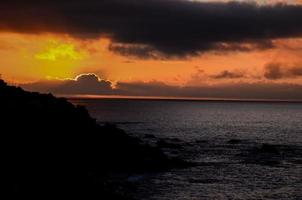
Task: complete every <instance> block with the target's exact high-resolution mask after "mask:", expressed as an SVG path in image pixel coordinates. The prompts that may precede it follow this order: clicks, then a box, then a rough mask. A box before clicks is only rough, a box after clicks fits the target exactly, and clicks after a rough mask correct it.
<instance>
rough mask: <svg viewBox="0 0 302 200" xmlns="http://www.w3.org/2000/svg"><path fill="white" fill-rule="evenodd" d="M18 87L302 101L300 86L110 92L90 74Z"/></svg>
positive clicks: (158, 85) (120, 90)
mask: <svg viewBox="0 0 302 200" xmlns="http://www.w3.org/2000/svg"><path fill="white" fill-rule="evenodd" d="M21 87H23V88H25V89H27V90H31V91H39V92H52V93H54V94H60V95H70V94H74V95H76V94H86V95H87V94H90V95H91V94H92V95H124V96H158V97H183V98H185V97H193V98H222V99H278V100H289V99H291V100H302V92H301V91H302V85H297V84H288V83H266V82H258V83H232V84H216V85H205V86H196V87H179V86H170V85H166V84H165V83H162V82H148V83H144V82H132V83H124V82H118V83H117V84H116V85H115V87H114V88H113V87H112V83H111V82H109V81H105V80H101V79H100V78H98V77H97V76H96V75H94V74H85V75H81V76H78V77H77V78H76V79H75V80H56V81H42V82H37V83H33V84H24V85H21Z"/></svg>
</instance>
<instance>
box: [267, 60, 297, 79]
mask: <svg viewBox="0 0 302 200" xmlns="http://www.w3.org/2000/svg"><path fill="white" fill-rule="evenodd" d="M264 77H265V78H267V79H270V80H279V79H287V78H300V77H302V66H293V67H287V66H284V65H282V64H281V63H269V64H267V65H266V66H265V73H264Z"/></svg>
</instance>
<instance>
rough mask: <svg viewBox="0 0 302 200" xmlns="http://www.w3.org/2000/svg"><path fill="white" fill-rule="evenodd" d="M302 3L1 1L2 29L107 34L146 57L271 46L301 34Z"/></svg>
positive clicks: (121, 48)
mask: <svg viewBox="0 0 302 200" xmlns="http://www.w3.org/2000/svg"><path fill="white" fill-rule="evenodd" d="M301 19H302V6H299V5H284V4H283V5H281V4H279V5H262V6H259V5H256V4H253V3H234V2H231V3H218V2H214V3H211V2H193V1H187V0H90V1H87V0H72V1H71V0H52V1H37V0H26V1H21V0H9V1H8V0H3V1H1V4H0V31H12V32H20V33H42V32H52V33H67V34H70V35H73V36H75V37H81V38H84V39H87V38H97V37H101V36H105V37H109V38H111V40H112V45H111V48H110V49H111V50H112V51H114V52H116V53H119V54H122V55H126V56H131V55H134V56H139V57H143V58H150V57H151V58H154V57H173V56H191V55H196V54H199V53H201V52H204V51H209V50H219V51H246V50H253V49H266V48H272V47H273V43H272V42H271V41H272V40H273V39H277V38H289V37H301V36H302V20H301Z"/></svg>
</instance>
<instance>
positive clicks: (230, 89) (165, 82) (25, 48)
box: [0, 0, 302, 100]
mask: <svg viewBox="0 0 302 200" xmlns="http://www.w3.org/2000/svg"><path fill="white" fill-rule="evenodd" d="M300 3H302V1H300V0H288V1H274V0H267V1H257V2H251V1H248V2H246V1H236V2H235V1H233V2H227V1H202V0H201V1H197V0H196V1H189V0H90V1H89V0H88V1H87V0H52V1H38V0H27V1H21V0H10V1H7V0H3V1H1V4H0V58H1V59H0V73H1V74H2V77H3V78H4V79H5V80H7V81H8V82H10V83H16V84H19V85H21V86H22V87H24V88H25V89H29V90H33V91H41V92H53V93H55V94H59V95H67V94H68V95H71V94H81V95H86V94H87V95H119V96H120V95H125V96H165V97H193V98H195V97H196V98H235V99H237V98H243V99H246V98H247V99H293V100H302V6H300Z"/></svg>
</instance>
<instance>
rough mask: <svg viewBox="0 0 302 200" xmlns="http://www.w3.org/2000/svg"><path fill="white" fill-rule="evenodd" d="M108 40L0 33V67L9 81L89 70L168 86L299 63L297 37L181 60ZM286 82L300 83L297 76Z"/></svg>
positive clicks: (256, 76) (301, 52)
mask: <svg viewBox="0 0 302 200" xmlns="http://www.w3.org/2000/svg"><path fill="white" fill-rule="evenodd" d="M109 44H110V40H109V39H107V38H100V39H95V40H80V39H74V38H71V37H69V36H67V35H54V34H40V35H36V34H32V35H29V34H16V33H0V57H1V60H0V71H1V73H2V74H3V76H4V77H5V78H6V79H8V80H10V81H14V82H20V83H24V82H34V81H37V80H41V79H72V78H75V77H76V76H77V75H79V74H82V73H95V74H97V75H98V76H99V77H101V78H103V79H107V80H111V81H113V82H115V81H121V82H133V81H144V82H149V81H163V82H165V83H167V84H172V85H202V84H205V83H210V84H211V83H224V82H234V81H237V82H238V81H245V82H253V81H259V80H260V79H263V77H262V76H263V73H264V67H265V66H266V65H267V64H268V63H281V64H282V67H283V68H286V67H288V68H290V67H292V66H302V39H283V40H275V41H274V44H275V45H276V48H274V49H269V50H254V51H251V52H228V53H217V52H207V53H203V54H202V55H199V56H195V57H191V58H186V59H182V58H179V59H167V60H154V59H139V58H134V57H124V56H121V55H116V54H114V53H113V52H111V51H109V50H108V45H109ZM225 70H227V71H230V72H234V73H239V74H244V77H243V78H236V80H235V79H221V80H217V79H213V78H211V77H212V76H215V75H218V74H220V73H222V72H223V71H225ZM282 81H286V82H295V83H302V81H301V78H299V77H298V78H297V77H295V78H287V79H286V80H282Z"/></svg>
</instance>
